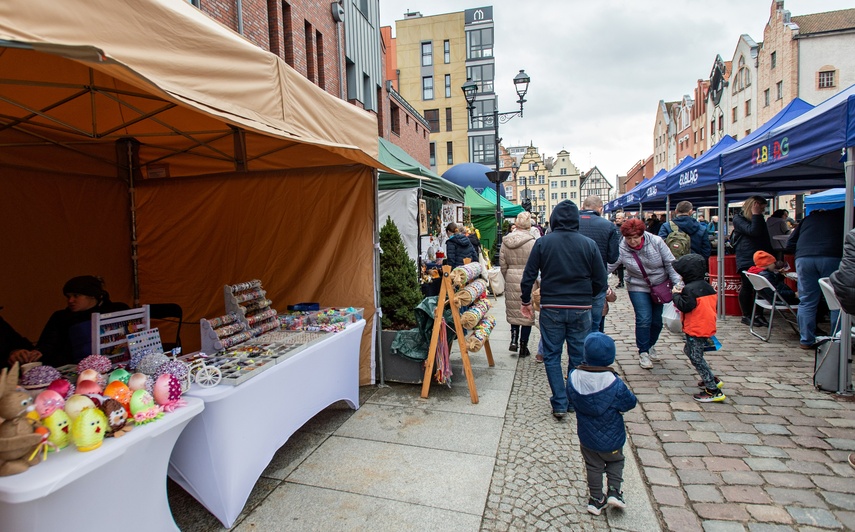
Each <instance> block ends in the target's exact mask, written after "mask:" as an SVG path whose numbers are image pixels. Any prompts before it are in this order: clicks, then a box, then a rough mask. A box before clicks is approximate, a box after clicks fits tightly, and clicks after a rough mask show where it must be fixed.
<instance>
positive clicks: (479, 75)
mask: <svg viewBox="0 0 855 532" xmlns="http://www.w3.org/2000/svg"><path fill="white" fill-rule="evenodd" d="M466 78H467V79H471V80H472V81H474V82H475V84H476V85H477V86H478V92H485V93H492V92H493V80H494V79H495V68H494V65H492V64H490V65H476V66H470V67H466ZM433 87H434V82H433V76H423V77H422V100H433V99H434V90H433ZM445 97H446V98H451V74H445ZM491 112H492V111H491Z"/></svg>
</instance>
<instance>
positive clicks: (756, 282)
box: [745, 272, 799, 342]
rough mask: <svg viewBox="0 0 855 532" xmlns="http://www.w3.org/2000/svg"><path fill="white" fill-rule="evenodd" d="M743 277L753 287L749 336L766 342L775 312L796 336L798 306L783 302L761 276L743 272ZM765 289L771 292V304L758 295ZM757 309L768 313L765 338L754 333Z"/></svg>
mask: <svg viewBox="0 0 855 532" xmlns="http://www.w3.org/2000/svg"><path fill="white" fill-rule="evenodd" d="M745 276H746V277H748V280H749V281H751V286H753V287H754V305H752V306H751V327H750V328H749V331H751V334H753V335H754V336H756V337H757V338H760V339H761V340H763V341H764V342H768V341H769V338H771V337H772V322H773V321H774V319H775V312H778V313H779V314H780V315H781V317H782V318H783V319H784V321H786V322H787V323H789V324H790V327H792V328H793V331H795V332H796V334H798V333H799V325H798V323H799V322H798V318H797V317H796V311H797V310H798V309H799V307H798V305H790V304H789V303H787V302H786V301H784V298H783V297H781V294H779V293H778V291H777V290H776V289H775V287H774V286H772V283H770V282H769V281H768V280H767V279H766V278H765V277H763V276H762V275H757V274H756V273H748V272H745ZM766 288H768V289H769V290H771V291H772V294H773V297H772V303H769V302H768V301H766V299H765V298H763V296H761V295H760V292H761V291H762V290H764V289H766ZM757 307H760V308H764V309H766V310H768V311H769V328H768V329H767V330H766V336H765V337H764V336H762V335H760V334H758V333H756V332H754V316H756V314H757ZM785 310H786V311H787V312H789V313H790V315H791V316H792V320H789V319H787V315H786V314H785V313H784V311H785Z"/></svg>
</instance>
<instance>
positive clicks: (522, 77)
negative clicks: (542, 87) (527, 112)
mask: <svg viewBox="0 0 855 532" xmlns="http://www.w3.org/2000/svg"><path fill="white" fill-rule="evenodd" d="M530 81H531V78H529V77H528V74H526V73H525V70H520V72H519V74H517V75H516V76H514V88H515V89H516V90H517V96H519V98H520V99H519V100H518V101H517V103H518V104H520V105H522V104H523V102H525V100H524V98H525V93H527V92H528V83H529V82H530Z"/></svg>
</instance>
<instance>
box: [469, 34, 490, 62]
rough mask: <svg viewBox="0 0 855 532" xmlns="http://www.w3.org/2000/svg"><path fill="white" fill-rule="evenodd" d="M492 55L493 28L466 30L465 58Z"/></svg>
mask: <svg viewBox="0 0 855 532" xmlns="http://www.w3.org/2000/svg"><path fill="white" fill-rule="evenodd" d="M482 57H493V28H483V29H479V30H472V31H467V32H466V59H480V58H482Z"/></svg>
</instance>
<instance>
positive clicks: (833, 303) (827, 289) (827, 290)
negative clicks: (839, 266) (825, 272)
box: [819, 277, 843, 338]
mask: <svg viewBox="0 0 855 532" xmlns="http://www.w3.org/2000/svg"><path fill="white" fill-rule="evenodd" d="M819 288H820V289H821V290H822V295H823V296H825V303H826V304H827V305H828V310H830V311H831V312H834V311H835V310H837V311H840V312H843V311H842V310H840V300H839V299H837V294H835V293H834V287H833V286H831V281H829V280H828V277H823V278H822V279H820V280H819ZM838 330H840V314H837V322H836V323H834V324H832V326H831V332H830V333H829V335H830V336H831V337H832V338H833V337H834V336H835V335H836V334H837V331H838Z"/></svg>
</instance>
